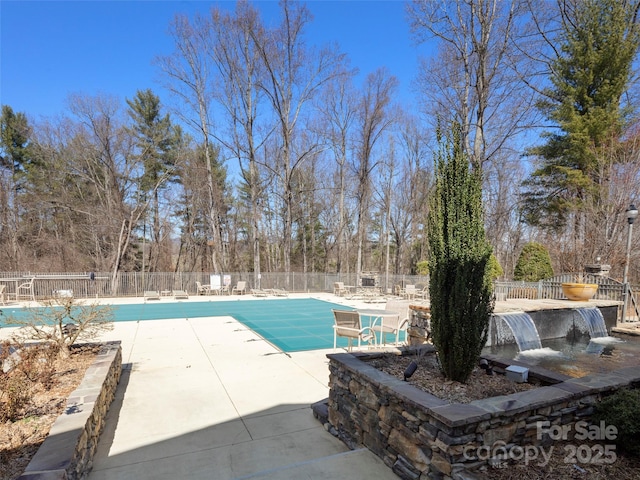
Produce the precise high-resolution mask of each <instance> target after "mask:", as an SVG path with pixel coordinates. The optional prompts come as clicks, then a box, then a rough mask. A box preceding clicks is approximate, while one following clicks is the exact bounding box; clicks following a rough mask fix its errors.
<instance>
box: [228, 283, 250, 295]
mask: <svg viewBox="0 0 640 480" xmlns="http://www.w3.org/2000/svg"><path fill="white" fill-rule="evenodd" d="M236 293H237V294H238V295H244V294H245V293H247V282H245V281H244V280H240V281H239V282H238V283H237V284H236V286H235V287H233V289H232V290H231V295H235V294H236Z"/></svg>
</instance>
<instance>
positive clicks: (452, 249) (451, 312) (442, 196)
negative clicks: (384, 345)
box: [428, 125, 493, 382]
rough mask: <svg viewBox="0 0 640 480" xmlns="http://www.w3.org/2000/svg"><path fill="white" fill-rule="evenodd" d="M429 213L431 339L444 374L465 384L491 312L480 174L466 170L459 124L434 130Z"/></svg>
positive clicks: (466, 161)
mask: <svg viewBox="0 0 640 480" xmlns="http://www.w3.org/2000/svg"><path fill="white" fill-rule="evenodd" d="M438 142H439V144H440V148H439V151H438V152H437V153H436V157H435V168H436V184H435V189H434V191H433V192H432V195H431V197H430V210H429V217H428V237H429V248H430V253H431V255H430V257H429V270H430V280H429V288H430V294H431V327H432V334H433V343H434V345H435V347H436V350H437V352H438V356H439V359H440V365H441V367H442V370H443V372H444V374H445V375H446V377H447V378H449V379H451V380H456V381H459V382H464V381H466V380H467V378H468V377H469V375H470V374H471V371H472V370H473V368H474V367H475V366H476V365H477V362H478V358H479V356H480V352H481V350H482V348H483V347H484V345H485V343H486V341H487V328H488V325H489V317H490V315H491V313H492V312H493V290H492V282H491V273H490V258H491V246H490V245H489V243H488V241H487V239H486V236H485V231H484V215H483V207H482V178H481V173H480V172H479V171H478V170H472V169H471V168H470V164H469V159H468V158H467V156H466V155H465V154H464V148H463V145H462V142H461V133H460V127H459V126H457V125H456V126H454V128H453V129H452V134H451V136H450V138H442V135H441V134H440V133H439V134H438Z"/></svg>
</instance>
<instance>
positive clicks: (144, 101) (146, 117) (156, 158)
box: [127, 89, 182, 271]
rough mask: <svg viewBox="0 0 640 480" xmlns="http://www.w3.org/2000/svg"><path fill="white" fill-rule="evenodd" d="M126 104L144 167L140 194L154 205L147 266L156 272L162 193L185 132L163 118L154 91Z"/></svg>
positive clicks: (140, 95) (144, 93) (171, 172)
mask: <svg viewBox="0 0 640 480" xmlns="http://www.w3.org/2000/svg"><path fill="white" fill-rule="evenodd" d="M127 104H128V105H129V116H130V117H131V119H132V120H133V126H132V128H131V132H132V134H133V136H134V138H135V142H136V147H137V149H138V155H137V156H138V159H139V160H140V162H141V167H142V168H141V173H140V176H139V178H138V184H139V188H140V193H141V195H142V198H144V200H145V201H149V203H150V204H151V211H152V240H153V242H152V244H151V249H150V251H149V262H148V265H149V269H150V270H152V271H153V270H156V269H157V267H158V261H159V259H160V250H159V245H160V241H161V237H162V233H161V229H162V221H161V218H160V195H159V191H160V189H161V188H162V186H163V185H166V184H167V181H168V180H174V179H175V168H174V167H175V156H174V149H175V147H176V146H177V145H178V144H179V143H180V137H181V135H182V133H181V130H180V129H179V128H177V127H174V126H173V125H172V124H171V119H170V117H169V114H166V115H164V116H162V115H161V112H160V110H161V105H160V99H159V98H158V97H157V96H156V95H155V94H154V93H153V92H152V91H151V90H149V89H147V90H144V91H140V90H139V91H138V92H137V94H136V96H135V98H134V99H133V100H127ZM145 225H146V224H145ZM144 230H145V232H143V235H146V228H145V229H144ZM143 253H144V252H143Z"/></svg>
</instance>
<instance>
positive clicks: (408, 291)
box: [400, 285, 418, 300]
mask: <svg viewBox="0 0 640 480" xmlns="http://www.w3.org/2000/svg"><path fill="white" fill-rule="evenodd" d="M417 294H418V290H417V289H416V286H415V285H406V286H405V287H404V289H403V290H402V292H401V293H400V295H401V296H402V298H408V299H410V300H411V299H414V298H416V295H417Z"/></svg>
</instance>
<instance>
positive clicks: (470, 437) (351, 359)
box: [327, 353, 640, 479]
mask: <svg viewBox="0 0 640 480" xmlns="http://www.w3.org/2000/svg"><path fill="white" fill-rule="evenodd" d="M367 355H369V354H366V353H365V354H347V353H342V354H330V355H327V356H328V358H329V360H330V362H329V370H330V380H329V384H330V394H329V400H328V420H329V424H330V431H332V432H337V435H338V436H339V437H340V438H341V439H342V440H343V441H345V443H347V445H349V446H350V447H351V448H355V447H356V446H358V445H365V446H366V447H367V448H369V450H371V451H372V452H374V453H375V454H376V455H378V456H379V457H380V458H382V459H383V461H384V462H385V463H386V464H387V465H388V466H389V467H391V468H392V469H393V471H394V472H395V473H396V474H397V475H398V476H400V477H401V478H403V479H427V478H429V479H431V478H437V479H440V478H444V479H449V478H453V479H469V478H475V475H474V474H473V473H472V472H473V471H474V470H477V469H484V468H485V467H488V465H487V464H488V463H490V462H488V461H487V459H486V458H483V459H482V460H480V459H479V458H478V456H476V455H475V453H476V452H478V451H482V450H479V449H480V448H481V447H482V448H484V449H485V450H486V449H487V448H486V447H487V446H488V447H494V446H497V445H500V446H503V449H501V451H502V452H505V451H506V452H508V451H509V450H510V449H512V448H514V447H515V446H518V448H519V449H520V447H521V446H525V445H549V444H550V443H551V439H550V438H549V436H548V435H547V434H544V435H541V438H539V435H538V433H539V432H538V430H539V429H538V423H537V422H542V421H549V422H550V424H551V425H570V426H573V425H574V424H575V423H576V422H577V421H580V420H583V421H584V420H588V419H589V418H590V416H591V414H592V413H593V405H594V404H595V403H596V402H597V401H598V400H599V399H600V398H601V397H602V396H604V395H608V394H611V393H613V392H614V391H615V390H617V389H618V388H620V387H623V386H627V385H629V386H631V387H637V386H638V385H640V370H639V369H638V368H637V367H629V368H625V369H622V370H618V371H615V372H611V373H608V374H602V375H597V376H587V377H582V378H575V379H572V378H569V377H566V376H561V375H555V374H553V373H552V372H548V371H544V370H542V369H540V371H539V372H536V371H535V370H536V369H535V368H532V369H531V370H530V372H529V377H530V381H531V380H533V381H535V377H536V376H537V373H539V374H540V376H538V380H540V378H544V381H545V383H553V382H555V384H553V385H548V386H540V387H539V388H535V389H532V390H529V391H526V392H520V393H514V394H512V395H505V396H499V397H493V398H488V399H484V400H477V401H474V402H471V403H468V404H450V403H448V402H446V401H443V400H441V399H439V398H437V397H435V396H433V395H430V394H428V393H426V392H424V391H422V390H420V389H418V388H416V387H413V386H412V385H410V384H409V383H407V382H404V381H403V380H401V379H398V378H395V377H392V376H390V375H388V374H386V373H384V372H382V371H380V370H378V369H376V368H374V367H373V366H371V365H369V364H367V363H366V362H363V361H361V360H360V358H363V357H365V358H366V356H367ZM370 355H375V354H370ZM490 360H491V361H493V363H494V365H495V368H496V369H499V368H500V366H503V367H504V366H505V365H504V364H502V365H500V364H499V362H498V361H497V359H495V358H493V359H490ZM511 363H516V362H511ZM532 377H533V378H532ZM573 430H574V429H573V428H571V429H570V431H573ZM494 466H495V465H494Z"/></svg>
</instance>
